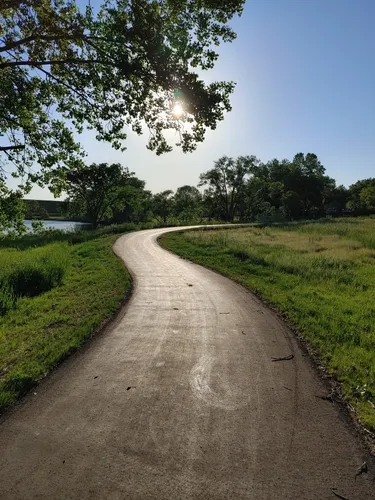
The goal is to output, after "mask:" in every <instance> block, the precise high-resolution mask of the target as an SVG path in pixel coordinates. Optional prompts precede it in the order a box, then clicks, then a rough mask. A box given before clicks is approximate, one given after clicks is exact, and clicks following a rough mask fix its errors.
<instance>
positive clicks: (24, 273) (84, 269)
mask: <svg viewBox="0 0 375 500" xmlns="http://www.w3.org/2000/svg"><path fill="white" fill-rule="evenodd" d="M136 228H137V227H136V226H134V225H122V226H116V227H111V228H105V229H103V230H99V231H96V232H94V231H90V232H88V231H83V232H76V233H63V232H60V231H49V232H47V233H46V234H44V235H32V234H29V235H26V236H24V237H23V238H19V239H16V240H11V239H3V240H0V410H1V409H3V408H4V407H6V406H8V405H9V404H11V403H12V402H13V401H15V399H16V398H17V397H19V396H21V395H22V394H24V393H25V392H26V391H27V390H28V389H29V388H30V387H31V386H32V385H33V384H34V383H35V382H36V381H37V380H39V379H40V378H41V377H43V376H44V375H45V374H46V373H47V372H48V371H49V370H51V368H53V367H54V366H55V365H56V364H57V363H59V362H60V361H61V360H63V359H64V358H65V357H66V356H67V355H68V354H69V353H71V352H72V351H74V350H75V349H76V348H77V347H79V346H80V345H81V344H82V343H83V342H84V341H85V340H86V339H87V338H89V337H90V336H91V335H92V333H93V332H94V331H95V330H96V329H97V328H98V327H99V326H100V325H101V324H102V323H103V321H104V320H106V319H107V318H109V317H110V316H111V315H113V313H114V312H115V311H116V310H117V309H118V307H119V306H120V304H121V301H122V299H123V298H124V296H125V295H126V292H127V291H128V290H129V288H130V277H129V275H128V272H127V271H126V269H125V268H124V266H123V265H122V263H121V262H120V260H119V259H118V258H117V257H116V256H115V255H114V253H113V252H112V248H111V247H112V244H113V242H114V241H115V240H116V238H117V237H118V236H115V235H114V234H111V233H119V232H126V231H131V230H134V229H136Z"/></svg>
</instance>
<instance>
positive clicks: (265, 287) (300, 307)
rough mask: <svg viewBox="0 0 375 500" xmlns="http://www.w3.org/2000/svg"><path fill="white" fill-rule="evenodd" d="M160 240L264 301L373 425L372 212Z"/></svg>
mask: <svg viewBox="0 0 375 500" xmlns="http://www.w3.org/2000/svg"><path fill="white" fill-rule="evenodd" d="M161 242H162V244H163V245H164V246H165V247H166V248H168V249H169V250H171V251H173V252H175V253H177V254H178V255H181V256H183V257H185V258H188V259H190V260H193V261H195V262H197V263H199V264H202V265H204V266H206V267H210V268H212V269H215V270H217V271H219V272H220V273H222V274H225V275H227V276H229V277H230V278H233V279H235V280H237V281H238V282H240V283H242V284H243V285H245V286H246V287H248V288H249V289H251V290H253V291H255V292H256V293H257V294H259V295H260V296H262V297H263V298H265V299H267V300H269V301H270V302H271V303H272V304H273V305H274V306H275V307H276V308H277V309H278V310H279V311H280V312H282V313H283V314H284V316H285V317H286V318H288V320H289V321H290V322H291V323H292V324H293V325H295V326H296V327H297V328H298V329H299V331H300V332H301V333H302V334H303V336H304V337H305V338H306V339H307V340H308V341H309V343H310V345H311V346H312V347H313V348H314V349H316V350H317V351H318V352H319V354H320V356H321V358H322V359H323V360H324V362H325V363H326V365H327V367H328V369H329V370H330V372H331V373H332V374H333V375H334V376H335V377H336V378H337V379H338V380H339V381H340V382H341V384H342V389H343V392H344V395H345V397H346V398H347V399H348V401H350V403H351V404H353V405H354V406H355V408H356V409H357V411H358V414H359V416H360V418H361V420H362V422H363V423H364V424H365V425H367V426H368V427H369V428H371V429H372V430H375V219H362V220H359V219H340V220H336V221H328V222H327V221H326V222H316V223H300V224H292V225H286V226H284V227H282V226H281V227H273V228H272V227H264V228H262V227H249V228H239V229H232V228H231V229H220V230H214V231H213V230H199V231H188V232H184V233H170V234H167V235H165V236H164V237H163V238H162V240H161Z"/></svg>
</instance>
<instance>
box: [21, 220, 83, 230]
mask: <svg viewBox="0 0 375 500" xmlns="http://www.w3.org/2000/svg"><path fill="white" fill-rule="evenodd" d="M41 222H43V224H44V225H45V226H46V227H47V228H48V229H62V230H63V231H73V230H74V229H76V228H83V227H84V226H86V227H87V226H88V224H84V223H82V222H72V221H70V220H42V221H41ZM25 226H26V227H27V229H28V231H31V220H25Z"/></svg>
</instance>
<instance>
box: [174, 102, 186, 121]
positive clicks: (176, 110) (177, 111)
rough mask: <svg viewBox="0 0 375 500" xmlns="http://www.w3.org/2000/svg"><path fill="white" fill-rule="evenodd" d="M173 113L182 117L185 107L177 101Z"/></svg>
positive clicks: (176, 116) (177, 116)
mask: <svg viewBox="0 0 375 500" xmlns="http://www.w3.org/2000/svg"><path fill="white" fill-rule="evenodd" d="M172 114H173V116H174V117H175V118H180V117H181V116H182V115H183V114H184V108H183V107H182V106H181V104H179V103H177V104H175V105H174V107H173V111H172Z"/></svg>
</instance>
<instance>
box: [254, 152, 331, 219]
mask: <svg viewBox="0 0 375 500" xmlns="http://www.w3.org/2000/svg"><path fill="white" fill-rule="evenodd" d="M251 173H252V176H253V177H252V178H251V180H250V181H249V185H248V186H247V191H246V192H247V197H248V199H247V204H248V207H249V208H250V217H251V218H254V216H256V215H258V214H260V213H262V210H263V204H264V203H265V204H266V205H265V210H266V211H267V212H269V206H272V207H274V209H275V210H276V211H280V210H282V211H283V212H284V215H286V216H287V217H288V218H292V219H296V218H299V217H313V216H316V215H318V214H324V206H325V205H326V204H327V203H328V201H329V200H330V199H331V196H332V193H333V190H334V189H335V186H336V183H335V181H334V179H331V178H330V177H328V176H326V175H324V174H325V168H324V167H323V165H322V164H321V162H320V161H319V159H318V157H317V156H316V155H315V154H313V153H307V154H306V155H304V154H303V153H298V154H297V155H295V156H294V158H293V161H289V160H286V159H284V160H281V161H280V160H277V159H276V158H275V159H273V160H271V161H269V162H267V163H259V164H255V165H254V166H253V167H252V169H251Z"/></svg>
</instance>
